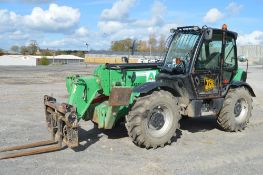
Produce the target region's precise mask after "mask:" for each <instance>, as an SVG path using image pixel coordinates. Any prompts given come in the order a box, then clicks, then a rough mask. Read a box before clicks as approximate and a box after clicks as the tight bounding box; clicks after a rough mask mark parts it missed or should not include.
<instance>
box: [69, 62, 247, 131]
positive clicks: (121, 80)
mask: <svg viewBox="0 0 263 175" xmlns="http://www.w3.org/2000/svg"><path fill="white" fill-rule="evenodd" d="M243 72H244V70H243V69H241V68H238V70H237V73H236V75H235V76H234V78H233V81H241V78H242V74H243ZM158 73H159V68H147V69H145V68H141V69H140V68H136V69H125V70H122V69H108V68H106V65H100V66H98V67H97V68H96V69H95V70H94V72H93V75H92V76H88V77H80V76H77V75H75V76H69V77H67V78H66V86H67V90H68V93H69V97H68V104H70V105H73V106H74V107H75V108H76V112H77V116H78V120H80V119H83V120H92V121H93V122H95V123H97V124H98V127H99V128H104V129H111V128H112V127H113V126H114V124H115V123H116V122H117V121H118V120H119V119H121V118H123V117H124V116H125V115H126V114H127V113H128V110H129V105H122V106H111V105H109V98H108V97H109V96H110V93H111V89H112V88H116V87H118V88H131V89H133V88H134V87H136V86H138V85H141V84H143V83H146V82H150V81H155V76H156V74H158ZM134 77H135V78H134ZM101 96H102V97H103V100H99V101H94V100H96V99H98V97H101ZM138 96H140V94H139V93H134V92H132V93H131V96H130V100H129V104H132V103H133V102H134V98H136V97H138Z"/></svg>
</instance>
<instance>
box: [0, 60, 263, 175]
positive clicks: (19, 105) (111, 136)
mask: <svg viewBox="0 0 263 175" xmlns="http://www.w3.org/2000/svg"><path fill="white" fill-rule="evenodd" d="M95 67H96V65H88V66H85V65H74V66H72V65H71V66H70V65H65V66H47V67H40V66H38V67H0V90H1V91H0V106H1V113H0V123H1V127H0V146H11V145H18V144H24V143H28V142H34V141H38V140H46V139H49V133H48V132H47V130H46V124H45V119H44V109H43V95H45V94H47V95H53V96H54V97H56V98H57V100H58V101H60V102H65V101H66V98H67V91H66V86H65V82H64V81H65V77H66V76H67V75H68V74H81V75H87V74H90V73H91V72H92V70H94V68H95ZM262 75H263V69H262V68H260V67H251V68H250V69H249V74H248V83H250V84H251V85H252V87H253V88H254V90H255V93H256V95H257V97H256V98H254V103H253V105H254V110H253V114H252V115H253V116H252V118H251V120H250V123H249V126H248V128H247V129H246V130H245V131H243V132H237V133H228V132H224V131H222V130H220V129H219V128H218V125H217V123H216V120H215V118H214V117H201V118H192V119H186V120H182V121H181V129H180V131H178V133H179V134H180V137H179V138H177V139H175V140H174V142H173V144H172V145H170V146H166V147H164V148H159V149H156V150H153V149H150V150H146V149H143V148H139V147H137V146H135V145H134V144H133V143H132V141H131V140H130V139H129V138H128V136H127V133H126V130H125V128H124V127H123V126H119V127H117V128H115V129H113V130H110V131H101V130H98V129H94V128H93V124H92V123H91V122H81V123H80V124H81V128H80V140H81V142H80V144H81V146H80V147H79V148H78V149H76V150H72V149H64V150H62V151H58V152H52V153H46V154H40V155H34V156H29V157H21V158H16V159H9V160H0V175H5V174H10V175H13V174H17V175H20V174H21V175H24V174H28V175H31V174H38V175H41V174H45V175H46V174H59V175H60V174H65V175H66V174H114V175H115V174H154V175H155V174H156V175H158V174H202V175H203V174H227V175H229V174H263V116H262V113H263V107H262V106H261V104H263V98H262V97H263V76H262Z"/></svg>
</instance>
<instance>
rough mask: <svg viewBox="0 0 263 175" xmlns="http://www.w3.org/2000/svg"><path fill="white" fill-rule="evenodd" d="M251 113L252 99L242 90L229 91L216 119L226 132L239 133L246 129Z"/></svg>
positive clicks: (241, 88) (242, 88)
mask: <svg viewBox="0 0 263 175" xmlns="http://www.w3.org/2000/svg"><path fill="white" fill-rule="evenodd" d="M251 111H252V98H251V95H250V94H249V92H248V91H247V90H246V89H245V88H244V87H240V88H236V89H230V90H229V92H228V94H227V95H226V97H225V101H224V104H223V107H222V109H221V111H220V113H219V116H218V118H217V122H218V124H219V125H220V126H221V127H222V128H223V129H224V130H226V131H241V130H243V129H245V128H246V126H247V124H248V122H249V118H250V117H251Z"/></svg>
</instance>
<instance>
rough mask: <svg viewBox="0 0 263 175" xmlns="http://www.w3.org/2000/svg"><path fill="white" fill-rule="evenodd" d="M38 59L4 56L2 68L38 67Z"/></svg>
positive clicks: (0, 59)
mask: <svg viewBox="0 0 263 175" xmlns="http://www.w3.org/2000/svg"><path fill="white" fill-rule="evenodd" d="M36 65H37V62H36V58H34V57H33V56H30V55H2V56H0V66H36Z"/></svg>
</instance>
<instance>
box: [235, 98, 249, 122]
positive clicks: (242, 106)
mask: <svg viewBox="0 0 263 175" xmlns="http://www.w3.org/2000/svg"><path fill="white" fill-rule="evenodd" d="M247 113H248V103H247V101H246V100H245V99H243V98H242V99H239V100H237V102H236V104H235V107H234V114H235V119H236V121H237V122H243V121H244V120H245V118H246V116H247Z"/></svg>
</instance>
